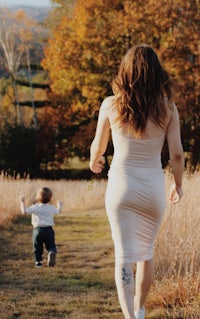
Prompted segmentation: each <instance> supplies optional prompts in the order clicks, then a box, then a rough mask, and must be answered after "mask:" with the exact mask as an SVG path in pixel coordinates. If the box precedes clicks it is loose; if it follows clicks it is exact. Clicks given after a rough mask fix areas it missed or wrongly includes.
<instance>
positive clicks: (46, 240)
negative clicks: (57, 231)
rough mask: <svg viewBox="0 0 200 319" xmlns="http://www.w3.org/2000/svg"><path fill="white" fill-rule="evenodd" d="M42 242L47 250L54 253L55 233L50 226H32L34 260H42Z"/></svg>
mask: <svg viewBox="0 0 200 319" xmlns="http://www.w3.org/2000/svg"><path fill="white" fill-rule="evenodd" d="M43 244H45V247H46V249H47V251H48V252H54V253H56V245H55V235H54V230H53V228H52V227H51V226H48V227H40V226H38V227H36V228H33V250H34V257H35V261H42V254H43Z"/></svg>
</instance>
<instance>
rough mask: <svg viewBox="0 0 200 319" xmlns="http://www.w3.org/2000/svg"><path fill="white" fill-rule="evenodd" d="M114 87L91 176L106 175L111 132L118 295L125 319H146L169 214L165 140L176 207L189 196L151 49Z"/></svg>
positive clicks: (137, 56)
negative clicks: (157, 247) (158, 244)
mask: <svg viewBox="0 0 200 319" xmlns="http://www.w3.org/2000/svg"><path fill="white" fill-rule="evenodd" d="M112 87H113V92H114V96H110V97H108V98H106V99H105V100H104V101H103V103H102V106H101V109H100V113H99V118H98V123H97V129H96V134H95V138H94V140H93V142H92V145H91V158H90V169H91V170H92V171H93V172H94V173H100V172H101V171H102V169H103V166H104V158H103V154H104V153H105V151H106V148H107V144H108V140H109V137H110V131H111V134H112V140H113V145H114V155H113V160H112V163H111V168H110V171H109V174H108V185H107V190H106V211H107V215H108V219H109V222H110V227H111V232H112V238H113V241H114V248H115V281H116V287H117V291H118V297H119V301H120V305H121V308H122V312H123V314H124V317H125V318H126V319H135V318H136V319H144V317H145V308H144V303H145V299H146V297H147V294H148V292H149V289H150V286H151V283H152V279H153V244H154V240H155V237H156V235H157V232H158V230H159V226H160V224H161V221H162V218H163V215H164V211H165V183H164V173H163V170H162V165H161V150H162V147H163V143H164V140H165V138H166V139H167V143H168V148H169V155H170V163H171V166H172V170H173V174H174V183H173V185H172V187H171V190H170V202H171V203H178V202H179V200H180V198H181V197H182V196H183V191H182V186H181V185H182V175H183V171H184V157H183V148H182V144H181V137H180V124H179V117H178V112H177V108H176V106H175V104H174V103H173V96H172V83H171V81H170V79H169V76H168V74H167V72H166V71H165V70H164V69H163V68H162V66H161V64H160V62H159V60H158V57H157V55H156V53H155V52H154V50H153V49H152V48H151V47H149V46H146V45H140V46H136V47H134V48H132V49H130V50H129V51H128V52H127V53H126V55H125V56H124V58H123V59H122V62H121V65H120V68H119V72H118V76H117V77H116V79H115V80H114V81H113V85H112ZM135 262H136V263H137V267H136V276H135V285H134V278H133V263H135ZM133 296H134V298H133Z"/></svg>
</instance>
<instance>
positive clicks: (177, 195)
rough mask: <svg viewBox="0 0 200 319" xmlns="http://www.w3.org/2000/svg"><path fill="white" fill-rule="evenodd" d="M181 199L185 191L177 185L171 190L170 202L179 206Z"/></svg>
mask: <svg viewBox="0 0 200 319" xmlns="http://www.w3.org/2000/svg"><path fill="white" fill-rule="evenodd" d="M181 197H183V190H182V188H181V187H177V186H176V185H175V183H174V184H173V185H172V186H171V188H170V193H169V200H170V203H171V204H177V203H178V202H179V201H180V199H181Z"/></svg>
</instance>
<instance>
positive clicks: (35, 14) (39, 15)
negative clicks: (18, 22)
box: [9, 5, 51, 22]
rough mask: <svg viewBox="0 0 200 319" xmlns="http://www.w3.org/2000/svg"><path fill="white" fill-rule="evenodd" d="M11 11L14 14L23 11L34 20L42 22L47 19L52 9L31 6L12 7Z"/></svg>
mask: <svg viewBox="0 0 200 319" xmlns="http://www.w3.org/2000/svg"><path fill="white" fill-rule="evenodd" d="M9 10H11V11H12V12H16V11H19V10H23V11H25V12H26V14H27V16H30V17H32V18H33V19H34V20H36V21H38V22H40V21H42V20H43V19H45V18H46V17H47V15H48V13H49V11H50V10H51V7H49V8H47V7H31V6H23V5H22V6H12V7H9Z"/></svg>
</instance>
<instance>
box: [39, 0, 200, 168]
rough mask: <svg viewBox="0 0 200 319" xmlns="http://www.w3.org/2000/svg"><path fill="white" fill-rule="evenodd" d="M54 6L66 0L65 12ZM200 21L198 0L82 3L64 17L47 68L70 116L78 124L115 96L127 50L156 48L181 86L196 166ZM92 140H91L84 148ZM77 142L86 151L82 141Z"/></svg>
mask: <svg viewBox="0 0 200 319" xmlns="http://www.w3.org/2000/svg"><path fill="white" fill-rule="evenodd" d="M54 2H58V3H59V2H60V3H61V8H62V6H63V1H54ZM199 22H200V20H199V1H198V0H196V1H195V0H190V1H187V2H183V1H181V0H177V1H174V0H170V1H157V0H148V1H146V2H141V1H139V0H134V1H130V0H125V1H123V0H116V1H112V0H111V1H108V0H106V1H103V0H96V1H94V0H88V1H81V0H78V1H76V4H75V7H74V11H73V14H71V15H70V16H69V15H66V12H65V14H63V15H62V14H60V24H58V25H56V29H54V28H53V36H52V38H51V39H50V40H49V47H48V48H47V50H46V51H45V60H44V61H43V66H44V67H45V68H46V70H48V71H49V75H50V80H51V88H52V90H53V92H54V93H55V94H57V95H59V96H62V97H63V98H64V99H65V101H66V112H71V113H74V114H77V117H76V119H77V120H78V117H82V118H84V117H85V118H91V114H92V112H93V111H94V110H95V109H96V108H98V107H99V104H100V102H101V100H102V99H103V98H104V97H105V96H106V95H109V94H110V93H111V87H110V82H111V81H112V78H113V76H115V75H116V73H117V69H118V66H119V62H120V60H121V57H122V55H123V54H124V53H125V52H126V51H127V49H128V48H129V47H131V46H133V45H135V44H138V43H147V44H149V45H152V46H153V47H154V48H155V49H156V51H157V52H158V55H159V57H160V59H161V61H162V63H163V64H164V67H165V68H166V69H167V70H168V71H169V73H170V74H171V75H172V78H173V80H174V82H175V83H176V86H177V91H178V93H177V96H176V103H177V106H178V108H179V113H180V117H181V123H182V128H183V142H184V146H185V148H186V150H187V151H188V154H189V156H190V159H189V161H190V163H191V164H192V165H194V166H196V164H197V162H198V161H199V155H198V154H199V152H198V150H197V149H198V145H200V144H199V136H200V134H199V114H200V112H199V83H200V82H199V47H200V45H199V36H200V32H199V27H200V23H199ZM52 61H53V62H54V63H52ZM188 105H189V107H188ZM69 110H70V111H69ZM79 120H80V119H79ZM83 130H84V129H83V127H82V128H81V129H80V131H83ZM90 133H91V134H92V131H90ZM78 135H79V136H80V135H81V134H78ZM78 135H77V136H78ZM89 140H90V136H88V137H85V139H84V140H83V141H82V144H83V146H82V148H84V146H85V145H89V143H88V141H89ZM77 144H79V148H81V145H80V142H79V141H78V139H77Z"/></svg>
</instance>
